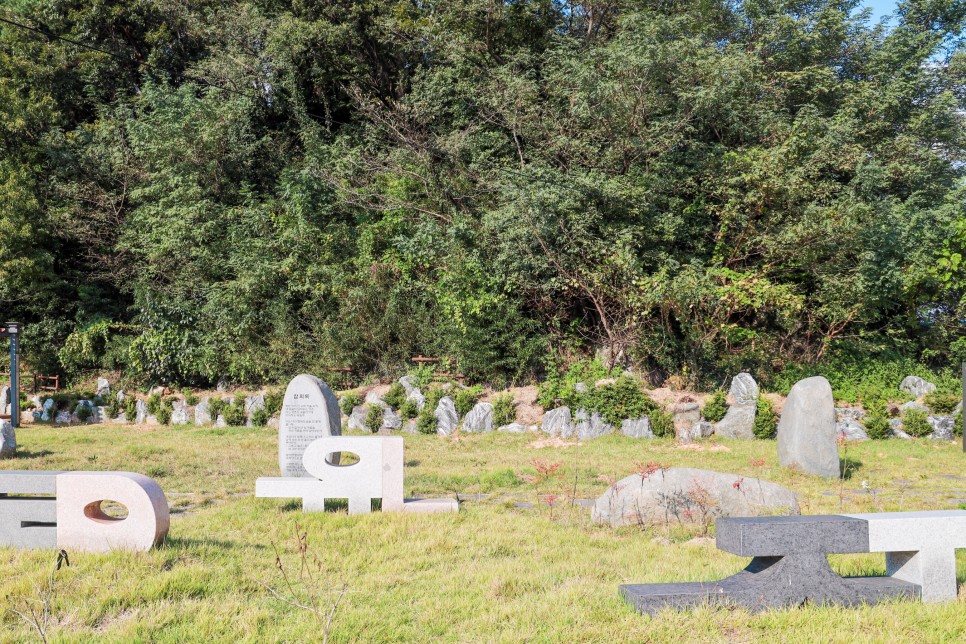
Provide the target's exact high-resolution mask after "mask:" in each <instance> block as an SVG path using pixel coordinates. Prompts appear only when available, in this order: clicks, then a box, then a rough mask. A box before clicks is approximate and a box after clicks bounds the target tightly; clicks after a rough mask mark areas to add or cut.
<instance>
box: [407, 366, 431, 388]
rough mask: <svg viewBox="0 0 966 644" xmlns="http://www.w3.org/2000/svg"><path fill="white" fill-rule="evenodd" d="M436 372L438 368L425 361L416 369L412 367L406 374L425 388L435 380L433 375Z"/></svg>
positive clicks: (416, 383)
mask: <svg viewBox="0 0 966 644" xmlns="http://www.w3.org/2000/svg"><path fill="white" fill-rule="evenodd" d="M435 373H436V370H435V369H434V368H433V367H432V365H430V364H428V363H424V364H422V365H420V366H418V367H416V368H415V369H410V370H409V373H408V374H406V375H408V376H409V377H410V378H411V379H412V382H413V384H414V385H416V386H417V387H419V388H420V389H425V388H426V387H428V386H429V383H431V382H433V376H434V375H435Z"/></svg>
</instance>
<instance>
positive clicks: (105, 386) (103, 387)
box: [96, 378, 111, 398]
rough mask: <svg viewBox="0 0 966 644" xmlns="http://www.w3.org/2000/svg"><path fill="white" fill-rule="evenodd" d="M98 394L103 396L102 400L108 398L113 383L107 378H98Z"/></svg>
mask: <svg viewBox="0 0 966 644" xmlns="http://www.w3.org/2000/svg"><path fill="white" fill-rule="evenodd" d="M96 393H97V395H98V396H101V397H102V398H103V397H105V396H107V395H109V394H110V393H111V383H110V382H109V381H108V380H107V378H98V379H97V392H96Z"/></svg>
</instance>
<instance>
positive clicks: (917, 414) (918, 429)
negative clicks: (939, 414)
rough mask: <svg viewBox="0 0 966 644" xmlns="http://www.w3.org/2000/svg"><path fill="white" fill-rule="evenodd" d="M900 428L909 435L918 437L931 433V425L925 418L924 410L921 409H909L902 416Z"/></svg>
mask: <svg viewBox="0 0 966 644" xmlns="http://www.w3.org/2000/svg"><path fill="white" fill-rule="evenodd" d="M902 430H903V431H904V432H906V433H907V434H909V435H910V436H915V437H916V438H920V437H922V436H928V435H929V434H931V433H932V425H930V424H929V421H928V420H927V416H926V412H924V411H922V410H921V409H910V410H909V411H907V412H906V413H905V415H904V416H903V417H902Z"/></svg>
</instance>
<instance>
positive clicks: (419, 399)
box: [406, 388, 426, 411]
mask: <svg viewBox="0 0 966 644" xmlns="http://www.w3.org/2000/svg"><path fill="white" fill-rule="evenodd" d="M406 400H413V401H415V402H416V409H418V410H419V411H422V410H423V407H425V406H426V396H424V395H423V392H421V391H420V390H419V389H415V388H414V389H413V390H412V391H410V392H409V393H408V394H406Z"/></svg>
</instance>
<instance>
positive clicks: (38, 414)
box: [32, 409, 44, 420]
mask: <svg viewBox="0 0 966 644" xmlns="http://www.w3.org/2000/svg"><path fill="white" fill-rule="evenodd" d="M32 413H33V417H34V420H43V419H44V412H42V411H40V410H39V409H37V410H34V411H33V412H32Z"/></svg>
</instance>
